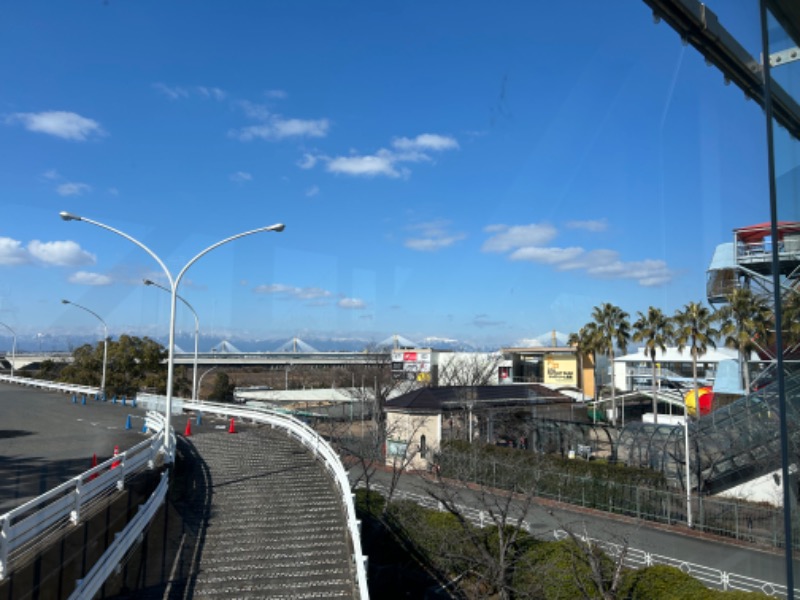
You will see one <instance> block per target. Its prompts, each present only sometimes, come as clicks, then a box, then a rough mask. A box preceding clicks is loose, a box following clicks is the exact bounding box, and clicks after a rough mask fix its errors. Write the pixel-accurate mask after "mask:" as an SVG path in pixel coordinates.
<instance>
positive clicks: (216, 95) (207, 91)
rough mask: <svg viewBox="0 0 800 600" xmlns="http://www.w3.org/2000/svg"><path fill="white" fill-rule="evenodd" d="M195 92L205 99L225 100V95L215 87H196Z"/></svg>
mask: <svg viewBox="0 0 800 600" xmlns="http://www.w3.org/2000/svg"><path fill="white" fill-rule="evenodd" d="M197 91H198V92H199V93H200V95H201V96H205V97H206V98H213V99H214V100H225V97H226V96H227V94H226V93H225V92H224V91H223V90H221V89H219V88H217V87H205V86H203V85H199V86H197Z"/></svg>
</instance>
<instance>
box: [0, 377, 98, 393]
mask: <svg viewBox="0 0 800 600" xmlns="http://www.w3.org/2000/svg"><path fill="white" fill-rule="evenodd" d="M0 381H2V382H4V383H15V384H17V385H24V386H26V387H35V388H40V389H43V390H51V391H54V392H63V393H65V394H85V395H87V396H97V395H98V394H99V393H100V388H99V387H94V386H91V385H78V384H76V383H60V382H58V381H48V380H46V379H33V378H31V377H17V376H16V375H15V376H14V377H11V376H10V375H0Z"/></svg>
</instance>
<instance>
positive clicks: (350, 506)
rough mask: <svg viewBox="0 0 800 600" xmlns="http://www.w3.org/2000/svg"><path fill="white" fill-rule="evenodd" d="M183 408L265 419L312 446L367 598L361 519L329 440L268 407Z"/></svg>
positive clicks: (194, 405) (208, 405)
mask: <svg viewBox="0 0 800 600" xmlns="http://www.w3.org/2000/svg"><path fill="white" fill-rule="evenodd" d="M138 398H139V401H140V402H142V403H143V404H144V403H145V402H146V401H147V400H146V399H145V398H143V395H141V394H140V395H139V396H138ZM183 409H184V410H194V411H200V412H203V413H212V414H217V415H222V416H225V417H237V418H240V419H247V420H250V421H253V422H255V423H264V424H267V425H271V426H273V427H280V428H282V429H284V430H286V432H287V433H288V434H289V435H291V436H292V437H294V438H295V439H296V440H298V441H299V442H300V443H302V444H303V445H304V446H306V448H308V449H309V450H311V452H313V453H314V456H316V457H318V458H319V459H321V462H322V464H323V465H324V466H325V468H326V469H327V470H328V472H329V473H330V475H331V476H332V478H333V481H334V482H335V484H336V486H337V488H338V490H339V494H340V495H341V499H342V503H343V504H344V507H345V513H346V517H347V527H348V530H349V532H350V541H351V544H352V546H353V561H354V566H355V569H356V577H357V580H358V591H359V596H360V598H361V599H362V600H368V599H369V590H368V589H367V572H366V557H365V556H364V554H363V552H362V549H361V534H360V523H359V521H358V519H357V518H356V509H355V503H354V501H353V493H352V491H351V490H350V480H349V479H348V477H347V471H346V470H345V468H344V465H343V464H342V461H341V459H340V458H339V455H338V454H337V453H336V451H335V450H334V449H333V448H332V447H331V446H330V444H328V442H327V441H326V440H325V439H324V438H323V437H322V436H320V435H319V434H318V433H317V432H316V431H314V430H313V429H312V428H311V427H309V426H308V425H306V424H305V423H303V422H302V421H300V420H299V419H296V418H295V417H292V416H290V415H287V414H283V413H279V412H275V411H272V410H269V409H252V408H251V409H244V408H236V407H234V406H231V405H230V404H216V403H209V402H203V403H202V404H200V403H193V402H187V401H186V400H184V401H183Z"/></svg>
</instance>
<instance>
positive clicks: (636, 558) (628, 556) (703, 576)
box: [359, 481, 800, 598]
mask: <svg viewBox="0 0 800 600" xmlns="http://www.w3.org/2000/svg"><path fill="white" fill-rule="evenodd" d="M359 487H365V485H364V482H363V481H361V482H359ZM370 488H371V489H374V490H376V491H379V492H387V489H386V487H385V486H383V485H381V484H377V485H375V484H372V485H370ZM393 497H394V498H397V499H402V500H410V501H412V502H414V503H416V504H419V505H420V506H424V507H425V508H430V509H433V510H439V511H441V510H445V509H444V508H443V507H442V505H441V504H440V503H439V502H437V501H436V500H434V499H433V498H431V497H429V496H423V495H421V494H415V493H413V492H404V491H402V490H395V492H394V496H393ZM456 508H458V510H459V511H460V512H461V514H462V515H463V516H464V518H465V519H466V520H467V521H469V522H470V523H472V524H473V525H476V526H478V527H485V526H488V525H491V524H492V522H491V519H489V518H488V516H487V514H486V512H485V511H482V510H478V509H476V508H471V507H469V506H464V505H456ZM521 527H522V529H524V530H525V531H527V532H528V533H531V526H530V523H528V522H527V521H523V522H522V523H521ZM552 534H553V537H554V538H555V539H556V540H563V539H564V538H566V537H568V536H569V534H568V533H567V532H566V531H564V530H563V529H557V530H554V531H553V532H552ZM548 537H549V536H548ZM576 537H577V538H578V539H580V540H582V541H584V542H589V543H591V544H593V545H594V546H596V547H598V548H600V549H601V550H603V552H605V553H606V554H608V555H609V556H610V557H612V558H614V559H616V558H617V557H618V556H619V555H620V553H622V552H623V550H624V551H625V557H624V559H623V562H624V564H625V566H626V567H631V568H634V569H638V568H641V567H650V566H653V565H668V566H671V567H676V568H678V569H680V570H681V571H683V572H684V573H686V574H688V575H691V576H692V577H694V578H695V579H697V580H699V581H701V582H702V583H703V584H704V585H705V586H706V587H713V588H717V589H721V590H741V591H745V592H761V593H763V594H766V595H767V596H772V597H775V598H786V597H787V596H788V594H787V588H786V586H785V585H781V584H779V583H772V582H769V581H763V580H761V579H755V578H753V577H746V576H744V575H737V574H736V573H728V572H726V571H722V570H720V569H715V568H713V567H706V566H704V565H698V564H695V563H690V562H687V561H685V560H680V559H677V558H672V557H670V556H663V555H661V554H655V553H652V552H646V551H644V550H638V549H636V548H631V547H628V548H625V547H624V546H622V545H621V544H615V543H613V542H608V541H605V540H599V539H595V538H591V537H587V536H583V535H576ZM795 596H796V597H800V589H795Z"/></svg>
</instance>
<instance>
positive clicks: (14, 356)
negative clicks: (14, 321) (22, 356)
mask: <svg viewBox="0 0 800 600" xmlns="http://www.w3.org/2000/svg"><path fill="white" fill-rule="evenodd" d="M0 325H2V326H3V327H5V328H6V329H8V330H9V331H10V332H11V335H13V336H14V339H13V340H12V341H11V376H12V377H13V376H14V363H16V362H17V333H16V332H15V331H14V330H13V329H11V327H9V326H8V325H6V324H5V323H0Z"/></svg>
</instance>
